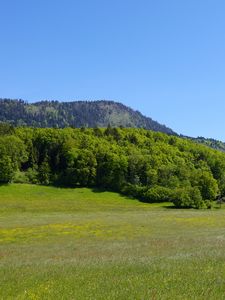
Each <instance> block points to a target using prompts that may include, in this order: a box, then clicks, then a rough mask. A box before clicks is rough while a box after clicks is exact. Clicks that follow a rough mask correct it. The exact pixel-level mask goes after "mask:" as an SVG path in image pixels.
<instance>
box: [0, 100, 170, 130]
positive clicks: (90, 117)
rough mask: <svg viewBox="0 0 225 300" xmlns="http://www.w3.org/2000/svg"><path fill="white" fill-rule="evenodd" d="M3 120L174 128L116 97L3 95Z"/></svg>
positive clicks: (0, 111) (39, 124)
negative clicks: (37, 99) (61, 98)
mask: <svg viewBox="0 0 225 300" xmlns="http://www.w3.org/2000/svg"><path fill="white" fill-rule="evenodd" d="M0 121H2V122H9V123H11V124H13V125H16V126H18V125H19V126H21V125H22V126H23V125H25V126H32V127H55V128H64V127H92V128H93V127H107V126H108V125H109V124H110V125H111V126H115V127H120V126H122V127H133V128H144V129H150V130H153V131H159V132H163V133H167V134H174V135H175V134H176V133H175V132H174V131H173V130H172V129H170V128H168V127H166V126H165V125H162V124H159V123H158V122H156V121H154V120H152V119H151V118H148V117H145V116H143V115H142V114H141V113H140V112H138V111H134V110H133V109H131V108H129V107H127V106H125V105H123V104H121V103H117V102H113V101H105V100H101V101H91V102H88V101H75V102H58V101H41V102H36V103H33V104H28V103H26V102H25V101H23V100H11V99H0Z"/></svg>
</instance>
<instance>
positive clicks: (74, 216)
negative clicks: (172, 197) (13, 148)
mask: <svg viewBox="0 0 225 300" xmlns="http://www.w3.org/2000/svg"><path fill="white" fill-rule="evenodd" d="M0 299H104V300H107V299H124V300H127V299H140V300H141V299H182V300H183V299H225V210H224V209H213V210H176V209H172V208H170V207H169V204H168V203H164V204H160V205H159V204H154V205H153V204H145V203H141V202H138V201H137V200H133V199H128V198H126V197H122V196H120V195H118V194H116V193H111V192H98V191H92V190H90V189H59V188H53V187H42V186H33V185H19V184H18V185H16V184H14V185H10V186H1V187H0Z"/></svg>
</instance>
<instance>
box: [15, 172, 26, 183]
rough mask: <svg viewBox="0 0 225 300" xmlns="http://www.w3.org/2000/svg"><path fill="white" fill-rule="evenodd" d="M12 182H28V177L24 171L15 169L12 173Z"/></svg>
mask: <svg viewBox="0 0 225 300" xmlns="http://www.w3.org/2000/svg"><path fill="white" fill-rule="evenodd" d="M13 182H15V183H29V179H28V177H27V174H26V173H25V172H21V171H17V172H16V173H15V175H14V178H13Z"/></svg>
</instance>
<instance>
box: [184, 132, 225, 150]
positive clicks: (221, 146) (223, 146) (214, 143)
mask: <svg viewBox="0 0 225 300" xmlns="http://www.w3.org/2000/svg"><path fill="white" fill-rule="evenodd" d="M190 139H191V140H192V141H194V142H196V143H198V144H202V145H205V146H208V147H210V148H213V149H215V150H219V151H222V152H225V143H224V142H221V141H218V140H215V139H207V138H204V137H202V136H201V137H197V138H190Z"/></svg>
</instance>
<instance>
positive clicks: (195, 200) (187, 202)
mask: <svg viewBox="0 0 225 300" xmlns="http://www.w3.org/2000/svg"><path fill="white" fill-rule="evenodd" d="M172 202H173V203H174V205H175V206H176V207H179V208H202V207H204V201H203V200H202V196H201V192H200V190H199V188H198V187H185V188H178V189H176V190H175V191H174V192H173V199H172Z"/></svg>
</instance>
